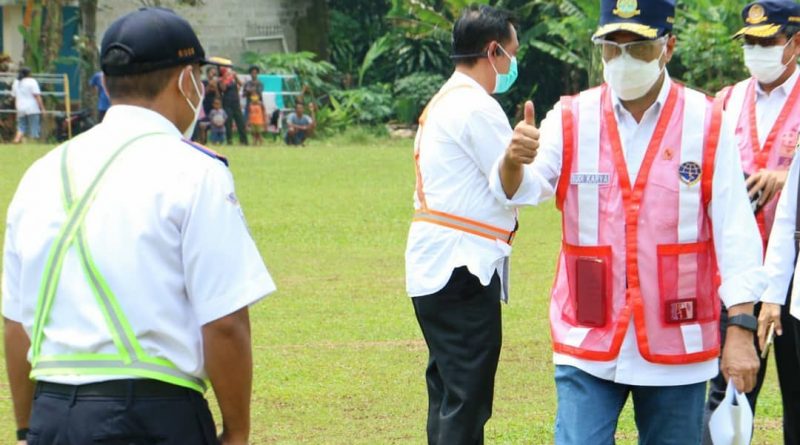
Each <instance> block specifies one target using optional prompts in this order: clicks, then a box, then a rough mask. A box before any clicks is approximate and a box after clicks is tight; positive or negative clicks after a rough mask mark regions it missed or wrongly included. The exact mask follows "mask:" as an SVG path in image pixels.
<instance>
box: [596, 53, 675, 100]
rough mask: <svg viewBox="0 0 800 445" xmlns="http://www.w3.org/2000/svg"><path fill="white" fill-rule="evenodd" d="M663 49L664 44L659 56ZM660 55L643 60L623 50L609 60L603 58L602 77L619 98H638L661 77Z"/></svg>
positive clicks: (662, 69)
mask: <svg viewBox="0 0 800 445" xmlns="http://www.w3.org/2000/svg"><path fill="white" fill-rule="evenodd" d="M665 51H666V45H664V49H662V50H661V56H663V55H664V52H665ZM661 56H658V58H656V59H655V60H652V61H650V62H645V61H643V60H639V59H636V58H634V57H631V56H630V55H629V54H628V53H627V52H623V53H622V54H620V55H619V56H617V57H615V58H613V59H611V61H609V62H606V61H605V60H603V77H605V80H606V82H607V83H608V84H609V85H610V86H611V89H612V90H613V91H614V94H616V95H617V96H618V97H619V98H620V99H622V100H635V99H639V98H640V97H642V96H644V95H645V94H647V92H648V91H650V89H651V88H653V85H655V84H656V82H657V81H658V78H659V77H661V73H662V72H663V71H664V68H663V67H662V66H661Z"/></svg>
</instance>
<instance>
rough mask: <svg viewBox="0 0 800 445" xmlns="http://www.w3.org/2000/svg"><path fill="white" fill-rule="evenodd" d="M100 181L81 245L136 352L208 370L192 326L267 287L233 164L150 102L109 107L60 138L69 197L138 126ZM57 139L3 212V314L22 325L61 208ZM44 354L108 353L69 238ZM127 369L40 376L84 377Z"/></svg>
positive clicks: (199, 373)
mask: <svg viewBox="0 0 800 445" xmlns="http://www.w3.org/2000/svg"><path fill="white" fill-rule="evenodd" d="M149 132H163V133H165V134H164V135H159V136H151V137H147V138H144V139H141V140H139V141H137V142H135V143H133V144H132V145H131V146H130V147H128V148H127V149H126V151H124V152H123V153H122V154H121V155H120V157H119V158H117V160H116V161H115V162H114V163H113V164H112V165H111V167H110V168H109V170H108V172H107V174H106V176H105V178H104V179H103V181H102V182H101V183H100V186H99V188H98V193H97V196H96V199H95V201H94V203H93V204H92V205H91V208H90V210H89V213H88V215H87V217H86V220H85V223H84V227H85V234H86V239H87V243H88V246H89V251H90V253H91V255H92V257H93V259H94V262H95V264H96V265H97V267H98V269H99V271H100V273H101V274H102V276H103V277H104V278H105V279H106V281H107V282H108V285H109V287H110V289H111V291H112V292H113V293H114V295H115V296H116V298H117V300H118V301H119V304H120V306H121V308H122V311H123V313H124V315H125V317H126V318H127V319H128V321H129V323H130V325H131V326H132V329H133V331H134V333H135V335H136V337H137V339H138V340H139V342H140V344H141V346H142V348H143V349H144V351H145V352H146V353H147V354H148V355H150V356H155V357H160V358H164V359H167V360H170V361H171V362H172V363H174V364H175V365H176V366H177V367H178V368H179V369H180V370H182V371H184V372H186V373H188V374H191V375H193V376H196V377H200V378H205V377H206V373H205V370H204V362H203V349H202V336H201V327H202V326H203V325H204V324H207V323H209V322H211V321H214V320H216V319H219V318H221V317H224V316H226V315H228V314H231V313H233V312H235V311H237V310H239V309H241V308H242V307H245V306H248V305H251V304H253V303H255V302H256V301H258V300H259V299H261V298H263V297H264V296H265V295H267V294H269V293H271V292H273V291H274V290H275V285H274V283H273V281H272V279H271V277H270V275H269V273H268V272H267V269H266V267H265V266H264V262H263V260H262V259H261V256H260V254H259V252H258V250H257V248H256V246H255V243H254V242H253V239H252V238H251V237H250V234H249V233H248V230H247V227H246V224H245V222H244V219H243V214H242V210H241V208H240V206H239V203H238V200H237V199H236V195H235V194H234V185H233V178H232V176H231V173H230V171H229V170H228V169H227V168H226V167H225V165H224V164H223V163H222V162H220V161H219V160H217V159H215V158H212V157H210V156H208V155H207V154H205V153H202V152H200V151H199V150H197V149H195V148H194V147H192V146H190V145H188V144H187V143H185V142H183V141H182V140H181V134H180V132H179V131H178V130H177V129H176V128H175V126H174V125H173V124H172V123H170V122H169V121H167V120H166V119H165V118H164V117H163V116H161V115H160V114H157V113H155V112H153V111H150V110H147V109H144V108H138V107H131V106H114V107H112V108H110V109H109V110H108V114H106V117H105V119H104V120H103V123H102V124H100V125H98V126H96V127H95V128H93V129H92V130H90V131H89V132H87V133H85V134H83V135H80V136H78V137H77V138H76V139H74V140H73V142H72V143H71V144H70V146H69V151H68V153H69V166H70V177H71V178H72V180H73V183H74V187H75V190H76V191H75V195H76V198H77V197H79V196H81V195H83V192H84V191H85V190H86V188H87V186H88V184H89V183H90V182H91V181H92V180H93V179H94V178H95V176H96V173H97V171H98V170H99V168H100V167H101V166H102V164H103V163H105V161H106V160H107V159H108V156H109V155H110V154H111V153H112V152H113V151H114V150H116V149H117V148H118V147H120V146H121V145H122V144H123V143H125V142H127V141H129V140H130V139H132V138H133V137H135V136H136V135H140V134H142V133H149ZM61 153H62V150H61V149H55V150H53V151H51V152H50V153H48V154H47V155H45V156H44V157H43V158H41V159H39V160H38V161H36V162H35V163H34V164H33V165H32V166H31V167H30V169H29V170H28V171H27V172H26V174H25V176H24V177H23V179H22V181H21V183H20V185H19V188H18V189H17V192H16V194H15V196H14V199H13V200H12V202H11V205H10V207H9V210H8V220H7V226H6V234H5V248H4V253H3V283H2V301H3V316H4V317H6V318H8V319H10V320H13V321H17V322H20V323H21V324H22V325H23V327H24V328H25V330H26V332H27V333H28V335H29V336H30V335H31V332H32V328H33V321H34V313H35V309H36V303H37V296H38V292H39V285H40V282H41V280H42V273H43V271H44V268H45V264H46V261H47V257H48V253H49V249H50V246H51V244H52V242H53V241H54V239H55V237H56V236H57V232H58V230H59V228H60V227H61V225H62V224H63V223H64V221H65V218H66V214H65V211H64V207H63V201H62V190H61V183H60V157H61ZM44 335H45V338H44V340H43V342H42V350H41V353H42V355H53V354H73V353H96V354H102V353H108V354H116V353H117V349H116V347H115V346H114V344H113V342H112V338H111V334H110V332H109V330H108V328H107V327H106V324H105V322H104V320H103V316H102V313H101V311H100V309H99V307H98V304H97V302H96V300H95V297H94V295H93V293H92V291H91V287H90V286H89V283H88V282H87V279H86V275H85V274H84V272H83V270H82V268H81V266H80V263H79V256H78V254H77V249H76V248H75V247H72V248H71V249H70V250H69V252H68V254H67V256H66V258H65V261H64V266H63V272H62V274H61V280H60V282H59V286H58V288H57V291H56V296H55V299H54V303H53V308H52V312H51V313H50V320H49V322H48V323H47V325H46V328H45V329H44ZM119 378H131V377H129V376H128V377H126V376H73V375H53V376H47V377H42V378H41V380H47V381H51V382H56V383H63V384H82V383H88V382H96V381H105V380H112V379H119Z"/></svg>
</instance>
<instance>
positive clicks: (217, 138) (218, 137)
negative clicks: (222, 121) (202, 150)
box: [208, 127, 225, 144]
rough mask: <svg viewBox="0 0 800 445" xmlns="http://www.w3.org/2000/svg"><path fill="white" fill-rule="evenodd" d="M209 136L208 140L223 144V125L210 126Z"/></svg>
mask: <svg viewBox="0 0 800 445" xmlns="http://www.w3.org/2000/svg"><path fill="white" fill-rule="evenodd" d="M209 133H210V134H209V137H208V141H209V142H210V143H212V144H224V143H225V127H222V128H219V127H211V130H209Z"/></svg>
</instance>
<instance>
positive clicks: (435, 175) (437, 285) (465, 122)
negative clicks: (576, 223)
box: [406, 72, 516, 297]
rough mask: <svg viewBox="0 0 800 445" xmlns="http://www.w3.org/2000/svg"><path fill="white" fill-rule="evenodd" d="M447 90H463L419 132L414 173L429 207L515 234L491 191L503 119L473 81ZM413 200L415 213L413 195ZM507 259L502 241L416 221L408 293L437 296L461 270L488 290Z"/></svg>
mask: <svg viewBox="0 0 800 445" xmlns="http://www.w3.org/2000/svg"><path fill="white" fill-rule="evenodd" d="M453 85H467V86H468V88H459V89H456V90H453V91H452V92H451V93H449V94H447V95H445V96H444V97H443V98H442V99H441V100H440V101H438V102H437V103H436V105H435V106H434V107H433V108H432V109H431V110H430V112H429V115H428V119H427V122H426V125H425V129H424V132H423V135H424V136H423V137H422V144H421V150H420V151H421V156H420V168H421V171H422V176H423V187H424V191H425V196H426V201H427V203H428V206H429V207H430V208H431V209H433V210H437V211H440V212H446V213H451V214H454V215H459V216H464V217H468V218H470V219H474V220H478V221H481V222H484V223H486V224H491V225H499V223H498V221H501V220H502V221H504V222H505V224H511V225H512V227H510V228H513V224H514V218H515V216H516V213H515V210H509V209H508V208H506V207H505V205H504V203H503V201H500V200H498V199H496V198H495V197H494V195H493V194H492V192H491V191H490V190H489V172H490V171H491V169H492V165H493V164H494V161H495V160H496V159H497V158H498V156H500V155H502V153H503V152H504V151H505V149H506V148H507V147H508V145H509V144H510V143H511V136H512V134H513V130H512V129H511V126H510V125H509V123H508V118H507V117H506V115H505V113H504V112H503V109H502V108H501V107H500V104H499V103H497V101H496V100H495V99H494V98H493V97H492V96H490V95H489V94H487V93H486V90H484V89H483V87H481V86H480V84H478V83H477V82H476V81H475V80H473V79H472V78H471V77H469V76H467V75H465V74H462V73H459V72H456V73H454V74H453V76H452V77H451V78H450V80H449V81H448V82H447V84H445V86H444V89H447V88H449V87H450V86H453ZM418 137H419V135H418ZM414 201H415V205H416V207H417V208H419V205H420V204H419V202H418V200H417V196H416V194H415V195H414ZM504 227H505V226H504ZM510 254H511V247H510V246H509V245H508V244H506V243H503V242H501V241H492V240H488V239H485V238H482V237H479V236H476V235H472V234H468V233H466V232H462V231H459V230H454V229H448V228H445V227H442V226H439V225H435V224H430V223H425V222H415V223H413V224H411V229H410V230H409V234H408V244H407V248H406V290H407V291H408V294H409V295H410V296H412V297H418V296H424V295H430V294H433V293H436V292H437V291H439V290H441V289H442V288H443V287H444V286H445V284H447V282H448V281H449V279H450V276H451V275H452V272H453V270H454V269H456V268H458V267H461V266H466V267H467V268H468V269H469V271H470V273H472V274H473V275H475V276H476V277H478V278H479V279H480V281H481V283H482V284H483V285H484V286H487V285H488V284H489V282H490V281H491V279H492V276H493V275H494V273H495V271H497V272H498V273H499V274H500V276H501V277H502V276H503V271H502V266H503V263H504V260H505V258H506V257H508V256H509V255H510ZM506 284H507V282H506Z"/></svg>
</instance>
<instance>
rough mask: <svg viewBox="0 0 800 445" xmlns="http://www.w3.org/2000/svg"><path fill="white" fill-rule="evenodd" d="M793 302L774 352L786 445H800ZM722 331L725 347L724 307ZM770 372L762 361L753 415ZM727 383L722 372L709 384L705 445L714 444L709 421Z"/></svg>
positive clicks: (799, 355) (799, 360)
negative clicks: (792, 313) (767, 373)
mask: <svg viewBox="0 0 800 445" xmlns="http://www.w3.org/2000/svg"><path fill="white" fill-rule="evenodd" d="M788 300H791V289H790V290H789V298H788ZM790 307H791V301H787V302H786V305H784V306H783V309H782V310H781V325H782V326H783V335H781V336H780V337H779V336H775V343H774V344H773V350H774V352H775V365H776V367H777V371H778V384H779V386H780V389H781V401H782V403H783V435H784V439H783V442H784V444H785V445H800V379H798V376H800V351H798V346H799V345H800V341H799V340H798V336H800V323H798V320H797V319H795V318H794V317H792V316H791V314H789V308H790ZM760 309H761V305H760V304H757V305H756V315H757V314H758V311H759V310H760ZM720 321H721V322H720V328H721V329H722V344H723V345H724V344H725V331H726V329H727V326H728V311H727V310H725V309H724V308H723V311H722V317H721V320H720ZM755 341H756V350H758V353H759V355H760V354H761V350H760V349H759V348H758V338H757V337H756V339H755ZM766 372H767V360H763V359H762V360H761V368H760V369H759V371H758V380H757V381H756V387H755V388H753V391H751V392H749V393H748V394H747V400H748V401H749V402H750V408H751V409H752V410H753V414H755V412H756V405H757V402H758V394H759V392H760V391H761V386H762V384H763V383H764V376H765V374H766ZM727 386H728V385H727V382H726V381H725V378H724V377H723V376H722V373H721V372H720V373H719V375H717V376H716V377H714V379H713V380H711V381H710V382H709V386H708V401H707V402H706V409H705V419H704V420H705V431H704V433H703V445H711V444H712V442H711V436H710V434H709V431H708V420H709V418H710V416H711V413H712V412H713V411H714V410H715V409H716V408H717V406H719V404H720V403H721V402H722V399H724V398H725V390H726V389H727Z"/></svg>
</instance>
